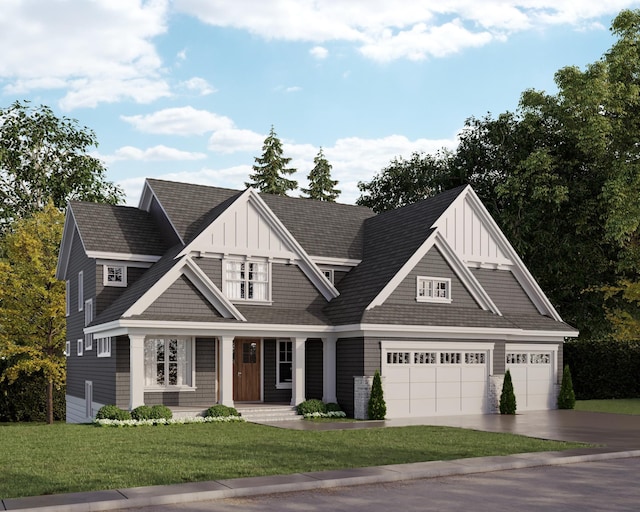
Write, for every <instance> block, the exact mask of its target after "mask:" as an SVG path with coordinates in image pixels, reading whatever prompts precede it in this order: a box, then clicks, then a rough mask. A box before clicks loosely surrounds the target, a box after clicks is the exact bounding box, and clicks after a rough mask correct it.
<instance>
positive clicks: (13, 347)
mask: <svg viewBox="0 0 640 512" xmlns="http://www.w3.org/2000/svg"><path fill="white" fill-rule="evenodd" d="M63 224H64V216H63V214H62V213H60V211H58V209H57V208H56V207H55V206H54V205H53V202H52V201H49V202H48V203H47V204H46V205H45V206H44V209H43V210H42V211H40V212H36V213H34V214H33V215H32V216H31V217H28V218H25V219H20V220H18V221H16V223H15V224H14V225H13V226H12V228H13V229H12V230H11V232H9V233H7V234H6V235H5V237H4V239H3V241H2V246H3V249H4V254H5V255H6V258H5V260H3V261H0V304H1V305H2V307H0V358H3V359H4V361H5V363H6V365H5V369H4V372H3V373H2V375H0V380H5V379H7V380H8V381H9V382H10V383H11V382H14V381H15V380H16V379H17V378H18V377H19V376H20V375H32V374H35V373H40V372H41V373H42V375H44V377H45V380H46V383H47V385H46V396H47V422H48V423H50V424H51V423H53V389H54V387H58V386H60V385H62V384H64V382H65V377H66V370H65V365H66V363H65V357H64V349H65V331H66V329H65V327H66V325H65V324H66V322H65V287H64V284H63V283H62V282H61V281H58V280H57V279H56V277H55V271H56V263H57V254H58V247H59V245H60V240H61V239H62V229H63Z"/></svg>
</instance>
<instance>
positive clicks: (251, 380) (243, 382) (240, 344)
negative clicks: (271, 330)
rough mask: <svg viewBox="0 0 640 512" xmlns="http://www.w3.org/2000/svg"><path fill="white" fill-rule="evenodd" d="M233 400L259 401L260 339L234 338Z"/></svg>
mask: <svg viewBox="0 0 640 512" xmlns="http://www.w3.org/2000/svg"><path fill="white" fill-rule="evenodd" d="M233 367H234V368H233V399H234V400H236V401H238V402H258V401H260V368H261V367H262V365H261V362H260V339H259V338H236V339H235V341H234V358H233Z"/></svg>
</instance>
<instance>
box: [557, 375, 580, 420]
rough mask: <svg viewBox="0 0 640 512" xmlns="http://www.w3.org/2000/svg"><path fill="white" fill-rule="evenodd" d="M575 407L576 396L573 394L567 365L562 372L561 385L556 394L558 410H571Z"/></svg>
mask: <svg viewBox="0 0 640 512" xmlns="http://www.w3.org/2000/svg"><path fill="white" fill-rule="evenodd" d="M575 405H576V395H575V393H574V392H573V382H572V380H571V371H570V370H569V365H565V367H564V371H563V372H562V384H560V393H558V409H573V408H574V407H575Z"/></svg>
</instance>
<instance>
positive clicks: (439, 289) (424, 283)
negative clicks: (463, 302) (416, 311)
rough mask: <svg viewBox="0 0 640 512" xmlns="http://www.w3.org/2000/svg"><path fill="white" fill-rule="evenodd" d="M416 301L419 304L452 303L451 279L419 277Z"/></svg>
mask: <svg viewBox="0 0 640 512" xmlns="http://www.w3.org/2000/svg"><path fill="white" fill-rule="evenodd" d="M416 300H417V301H418V302H447V303H448V302H451V279H448V278H445V277H424V276H418V278H417V284H416Z"/></svg>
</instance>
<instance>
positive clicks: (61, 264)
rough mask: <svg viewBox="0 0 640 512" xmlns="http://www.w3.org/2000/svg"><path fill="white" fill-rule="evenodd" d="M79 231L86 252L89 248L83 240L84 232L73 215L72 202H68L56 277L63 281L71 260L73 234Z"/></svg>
mask: <svg viewBox="0 0 640 512" xmlns="http://www.w3.org/2000/svg"><path fill="white" fill-rule="evenodd" d="M75 231H77V232H78V238H79V239H80V243H81V244H82V250H83V251H84V252H85V253H86V252H87V250H86V248H85V245H84V240H82V234H81V233H80V230H79V229H77V223H76V218H75V216H74V215H73V210H72V208H71V205H70V204H67V211H66V213H65V216H64V229H63V231H62V240H61V241H60V249H59V251H58V264H57V266H56V279H59V280H61V281H63V280H64V279H65V278H66V276H67V268H68V267H69V260H70V259H71V245H72V244H73V234H74V232H75Z"/></svg>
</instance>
